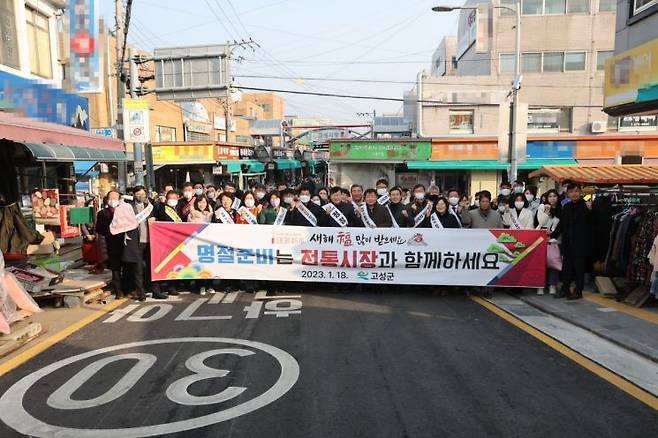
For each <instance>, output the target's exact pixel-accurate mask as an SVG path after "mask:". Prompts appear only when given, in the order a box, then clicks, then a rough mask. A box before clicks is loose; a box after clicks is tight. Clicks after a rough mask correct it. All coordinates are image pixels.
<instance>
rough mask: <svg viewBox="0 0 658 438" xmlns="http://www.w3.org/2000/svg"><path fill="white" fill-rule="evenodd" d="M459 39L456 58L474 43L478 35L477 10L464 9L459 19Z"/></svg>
mask: <svg viewBox="0 0 658 438" xmlns="http://www.w3.org/2000/svg"><path fill="white" fill-rule="evenodd" d="M459 30H460V32H459V37H458V42H457V58H461V56H462V55H463V54H464V53H466V51H467V50H468V49H469V48H470V47H471V46H472V45H473V43H475V41H476V40H477V35H478V11H477V9H464V10H463V11H462V14H461V16H460V17H459Z"/></svg>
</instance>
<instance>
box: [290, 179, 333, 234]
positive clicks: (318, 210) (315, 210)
mask: <svg viewBox="0 0 658 438" xmlns="http://www.w3.org/2000/svg"><path fill="white" fill-rule="evenodd" d="M323 215H324V210H323V209H322V207H320V206H318V205H315V204H314V203H312V202H311V189H310V188H309V187H306V186H304V187H302V188H301V189H300V190H299V197H298V198H297V199H296V200H294V201H293V204H292V206H291V209H290V211H289V212H288V217H287V218H286V225H294V226H298V227H317V226H318V224H319V223H320V221H321V220H322V216H323Z"/></svg>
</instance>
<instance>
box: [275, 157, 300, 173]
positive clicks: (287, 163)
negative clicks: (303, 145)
mask: <svg viewBox="0 0 658 438" xmlns="http://www.w3.org/2000/svg"><path fill="white" fill-rule="evenodd" d="M274 162H275V163H276V168H277V170H287V169H299V168H300V167H302V163H300V162H299V161H298V160H284V159H277V160H274Z"/></svg>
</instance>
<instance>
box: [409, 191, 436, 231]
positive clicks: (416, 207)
mask: <svg viewBox="0 0 658 438" xmlns="http://www.w3.org/2000/svg"><path fill="white" fill-rule="evenodd" d="M432 207H433V206H432V203H431V202H430V201H428V200H427V199H425V186H424V185H422V184H416V185H415V186H414V198H413V202H412V203H411V204H409V205H407V208H406V212H407V218H408V219H407V220H408V224H409V227H410V228H431V223H430V216H431V214H432Z"/></svg>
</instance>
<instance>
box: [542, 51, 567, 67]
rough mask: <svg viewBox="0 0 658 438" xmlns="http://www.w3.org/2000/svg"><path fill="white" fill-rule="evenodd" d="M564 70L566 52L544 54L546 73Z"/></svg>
mask: <svg viewBox="0 0 658 438" xmlns="http://www.w3.org/2000/svg"><path fill="white" fill-rule="evenodd" d="M562 70H564V52H546V53H544V71H549V72H550V71H562Z"/></svg>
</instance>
